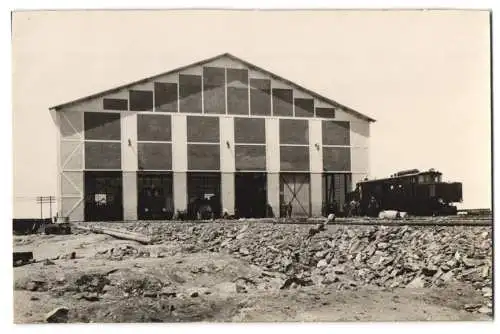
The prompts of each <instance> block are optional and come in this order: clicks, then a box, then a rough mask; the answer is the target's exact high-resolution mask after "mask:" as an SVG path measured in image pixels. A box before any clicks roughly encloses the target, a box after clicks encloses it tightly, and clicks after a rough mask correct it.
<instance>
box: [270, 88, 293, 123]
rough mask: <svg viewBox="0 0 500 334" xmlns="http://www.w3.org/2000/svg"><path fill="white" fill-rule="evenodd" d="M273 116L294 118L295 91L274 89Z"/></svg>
mask: <svg viewBox="0 0 500 334" xmlns="http://www.w3.org/2000/svg"><path fill="white" fill-rule="evenodd" d="M273 116H286V117H292V116H293V90H291V89H282V88H273Z"/></svg>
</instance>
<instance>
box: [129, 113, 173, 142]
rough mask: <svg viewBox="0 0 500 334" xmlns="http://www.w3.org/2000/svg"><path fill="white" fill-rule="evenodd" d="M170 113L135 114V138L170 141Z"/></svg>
mask: <svg viewBox="0 0 500 334" xmlns="http://www.w3.org/2000/svg"><path fill="white" fill-rule="evenodd" d="M171 127H172V126H171V117H170V115H152V114H139V115H137V140H138V141H171V139H172V129H171Z"/></svg>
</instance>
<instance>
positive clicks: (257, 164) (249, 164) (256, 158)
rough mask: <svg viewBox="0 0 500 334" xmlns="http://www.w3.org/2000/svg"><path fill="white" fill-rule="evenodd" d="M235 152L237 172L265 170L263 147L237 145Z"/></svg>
mask: <svg viewBox="0 0 500 334" xmlns="http://www.w3.org/2000/svg"><path fill="white" fill-rule="evenodd" d="M235 152H236V153H235V156H236V157H235V160H236V161H235V163H236V169H237V170H265V169H266V147H265V146H264V145H263V146H260V145H259V146H256V145H248V146H245V145H237V146H236V149H235Z"/></svg>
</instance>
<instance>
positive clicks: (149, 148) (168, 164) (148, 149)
mask: <svg viewBox="0 0 500 334" xmlns="http://www.w3.org/2000/svg"><path fill="white" fill-rule="evenodd" d="M137 147H138V152H139V154H138V159H139V161H138V165H139V170H157V171H163V170H171V169H172V144H171V143H140V142H139V143H138V144H137Z"/></svg>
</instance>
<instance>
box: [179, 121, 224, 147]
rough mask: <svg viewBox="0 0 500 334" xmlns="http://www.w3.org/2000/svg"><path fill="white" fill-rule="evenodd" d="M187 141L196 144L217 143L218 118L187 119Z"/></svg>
mask: <svg viewBox="0 0 500 334" xmlns="http://www.w3.org/2000/svg"><path fill="white" fill-rule="evenodd" d="M187 140H188V142H198V143H218V142H219V140H220V139H219V118H218V117H207V116H188V117H187Z"/></svg>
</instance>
